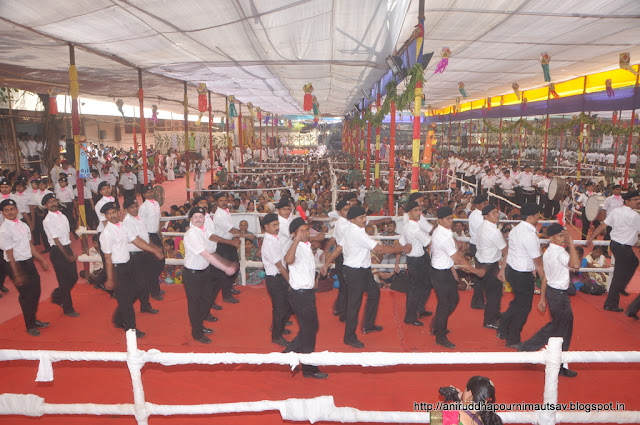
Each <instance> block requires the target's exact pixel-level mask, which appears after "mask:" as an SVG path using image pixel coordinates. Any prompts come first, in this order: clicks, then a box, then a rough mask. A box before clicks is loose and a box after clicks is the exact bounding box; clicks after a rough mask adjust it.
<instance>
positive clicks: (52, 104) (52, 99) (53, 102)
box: [49, 89, 58, 115]
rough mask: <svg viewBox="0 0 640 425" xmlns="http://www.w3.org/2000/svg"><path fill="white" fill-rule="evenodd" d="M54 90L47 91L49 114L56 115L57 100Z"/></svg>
mask: <svg viewBox="0 0 640 425" xmlns="http://www.w3.org/2000/svg"><path fill="white" fill-rule="evenodd" d="M56 96H57V93H56V91H55V90H54V89H49V114H51V115H58V99H57V98H56Z"/></svg>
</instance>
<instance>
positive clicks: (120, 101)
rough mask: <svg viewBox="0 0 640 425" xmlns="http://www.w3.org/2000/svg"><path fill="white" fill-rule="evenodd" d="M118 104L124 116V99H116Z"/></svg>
mask: <svg viewBox="0 0 640 425" xmlns="http://www.w3.org/2000/svg"><path fill="white" fill-rule="evenodd" d="M116 106H117V107H118V111H120V113H121V114H122V118H124V109H123V107H124V101H123V100H122V99H118V100H116Z"/></svg>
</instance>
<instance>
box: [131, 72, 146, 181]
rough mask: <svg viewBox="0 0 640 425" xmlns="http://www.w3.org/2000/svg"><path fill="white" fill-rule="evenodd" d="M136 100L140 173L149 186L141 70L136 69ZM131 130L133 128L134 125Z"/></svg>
mask: <svg viewBox="0 0 640 425" xmlns="http://www.w3.org/2000/svg"><path fill="white" fill-rule="evenodd" d="M138 100H139V101H140V140H141V142H142V172H143V173H144V184H145V185H147V184H149V176H148V174H147V169H148V167H149V165H148V162H147V144H146V139H145V128H144V92H143V90H142V69H140V68H138ZM133 128H135V125H134V127H133ZM136 150H137V149H136Z"/></svg>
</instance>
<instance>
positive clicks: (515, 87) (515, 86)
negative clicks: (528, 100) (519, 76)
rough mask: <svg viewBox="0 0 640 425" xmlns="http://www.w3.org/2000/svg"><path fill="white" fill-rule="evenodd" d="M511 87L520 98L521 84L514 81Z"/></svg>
mask: <svg viewBox="0 0 640 425" xmlns="http://www.w3.org/2000/svg"><path fill="white" fill-rule="evenodd" d="M511 88H512V89H513V92H514V93H515V95H516V97H517V98H518V100H520V84H518V83H513V84H511Z"/></svg>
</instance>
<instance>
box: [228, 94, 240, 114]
mask: <svg viewBox="0 0 640 425" xmlns="http://www.w3.org/2000/svg"><path fill="white" fill-rule="evenodd" d="M235 101H236V97H235V96H234V95H230V96H229V118H235V117H237V116H238V111H236V104H235V103H234V102H235Z"/></svg>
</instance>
